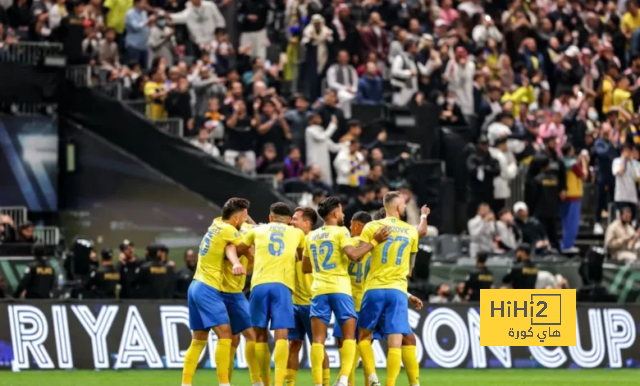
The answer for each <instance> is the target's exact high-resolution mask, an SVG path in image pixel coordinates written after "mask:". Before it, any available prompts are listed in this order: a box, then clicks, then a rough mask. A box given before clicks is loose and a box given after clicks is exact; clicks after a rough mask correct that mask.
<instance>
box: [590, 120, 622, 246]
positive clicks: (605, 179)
mask: <svg viewBox="0 0 640 386" xmlns="http://www.w3.org/2000/svg"><path fill="white" fill-rule="evenodd" d="M618 146H619V144H618V139H617V136H616V135H615V133H614V132H613V130H612V128H611V125H610V124H609V123H607V122H605V123H603V124H602V128H601V129H600V137H599V138H598V139H596V141H595V143H594V146H593V149H594V152H595V158H596V161H597V165H598V172H597V173H596V182H597V184H598V206H597V208H596V225H595V227H594V233H596V234H600V235H601V234H603V233H604V229H602V225H600V221H601V220H602V213H603V212H604V211H606V210H607V203H608V202H610V201H612V200H613V193H614V187H615V181H616V177H615V176H614V174H613V170H612V165H613V161H614V159H616V158H617V157H618V155H619V154H620V153H619V150H618ZM610 215H613V214H610Z"/></svg>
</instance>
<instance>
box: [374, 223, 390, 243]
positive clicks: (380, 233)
mask: <svg viewBox="0 0 640 386" xmlns="http://www.w3.org/2000/svg"><path fill="white" fill-rule="evenodd" d="M390 233H391V228H389V227H382V228H380V229H378V230H377V231H376V233H375V234H374V235H373V238H374V239H376V241H377V242H378V243H381V242H383V241H385V240H386V239H387V238H388V237H389V234H390Z"/></svg>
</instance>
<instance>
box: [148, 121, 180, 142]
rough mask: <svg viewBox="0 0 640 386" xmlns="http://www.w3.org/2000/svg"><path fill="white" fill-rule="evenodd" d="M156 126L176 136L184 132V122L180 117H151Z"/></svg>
mask: <svg viewBox="0 0 640 386" xmlns="http://www.w3.org/2000/svg"><path fill="white" fill-rule="evenodd" d="M152 122H153V123H154V124H155V125H156V127H157V128H158V129H160V130H162V131H165V132H167V133H169V134H171V135H175V136H176V137H181V138H182V136H183V134H184V122H183V121H182V119H180V118H167V119H152Z"/></svg>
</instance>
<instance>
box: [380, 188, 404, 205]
mask: <svg viewBox="0 0 640 386" xmlns="http://www.w3.org/2000/svg"><path fill="white" fill-rule="evenodd" d="M398 197H400V192H398V191H395V190H394V191H391V192H387V194H385V195H384V201H383V203H384V205H389V204H390V203H391V202H393V200H395V199H396V198H398Z"/></svg>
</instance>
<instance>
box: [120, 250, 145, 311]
mask: <svg viewBox="0 0 640 386" xmlns="http://www.w3.org/2000/svg"><path fill="white" fill-rule="evenodd" d="M133 247H134V244H133V243H132V242H131V241H129V240H124V241H123V242H122V244H120V256H119V260H120V264H118V272H120V299H139V298H140V296H139V289H138V285H137V276H138V271H139V269H140V266H141V265H142V261H140V259H138V257H137V256H136V254H135V249H134V248H133Z"/></svg>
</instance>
